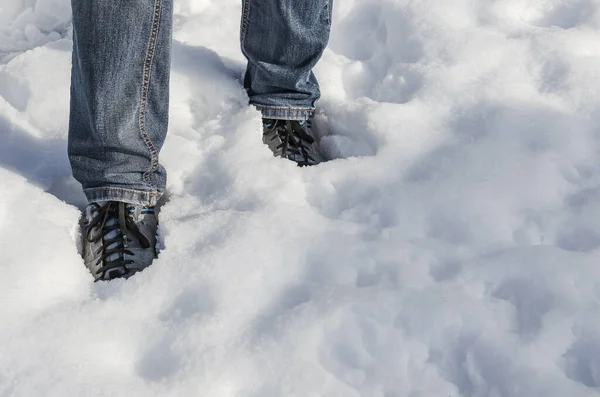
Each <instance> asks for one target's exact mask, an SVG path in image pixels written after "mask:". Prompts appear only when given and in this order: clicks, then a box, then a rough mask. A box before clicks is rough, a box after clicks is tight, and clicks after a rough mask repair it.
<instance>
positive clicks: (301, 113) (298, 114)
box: [255, 105, 315, 121]
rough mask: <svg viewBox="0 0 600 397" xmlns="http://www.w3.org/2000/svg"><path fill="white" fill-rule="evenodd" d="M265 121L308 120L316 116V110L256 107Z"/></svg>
mask: <svg viewBox="0 0 600 397" xmlns="http://www.w3.org/2000/svg"><path fill="white" fill-rule="evenodd" d="M255 107H256V109H258V110H259V111H260V112H261V113H262V117H263V118H265V119H275V120H299V121H303V120H308V119H310V118H312V117H313V116H314V115H315V108H312V107H311V108H296V107H282V106H263V105H258V106H257V105H255Z"/></svg>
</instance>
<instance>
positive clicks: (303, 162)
mask: <svg viewBox="0 0 600 397" xmlns="http://www.w3.org/2000/svg"><path fill="white" fill-rule="evenodd" d="M263 143H265V144H266V145H268V146H269V148H270V149H271V151H272V152H273V154H274V155H275V156H276V157H283V158H284V159H288V160H292V161H295V162H296V164H298V165H299V166H300V167H305V166H308V165H316V164H319V163H320V162H322V161H323V157H322V156H321V154H320V153H319V149H318V148H317V144H316V142H315V138H314V136H313V132H312V121H311V120H306V121H296V120H272V119H263Z"/></svg>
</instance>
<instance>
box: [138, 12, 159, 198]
mask: <svg viewBox="0 0 600 397" xmlns="http://www.w3.org/2000/svg"><path fill="white" fill-rule="evenodd" d="M161 13H162V0H155V2H154V12H153V15H152V25H151V27H150V38H149V40H148V47H147V49H146V58H145V60H144V68H143V72H142V73H143V81H142V94H141V105H140V115H139V120H138V122H139V129H140V135H141V137H142V139H143V141H144V143H145V144H146V147H147V148H148V151H149V152H150V168H149V169H148V170H147V171H146V172H144V174H143V176H142V178H143V179H144V182H146V184H148V186H150V188H152V189H153V190H156V186H154V184H153V183H152V181H151V180H150V174H152V173H153V172H154V171H156V169H157V168H158V151H157V150H156V147H155V146H154V143H153V142H152V140H151V139H150V136H149V135H148V131H147V130H146V111H147V107H148V96H149V94H148V92H149V91H150V78H151V76H152V62H153V61H154V52H155V50H156V42H157V38H158V30H159V28H160V17H161Z"/></svg>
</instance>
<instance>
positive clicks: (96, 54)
mask: <svg viewBox="0 0 600 397" xmlns="http://www.w3.org/2000/svg"><path fill="white" fill-rule="evenodd" d="M332 1H333V0H243V6H242V22H241V32H240V38H241V47H242V52H243V54H244V55H245V56H246V58H247V60H248V66H247V70H246V74H245V78H244V86H245V88H246V90H247V92H248V96H249V99H250V104H251V105H254V106H256V108H258V109H259V110H260V111H261V112H262V114H263V117H265V118H274V119H288V120H305V119H307V118H309V117H311V116H312V113H313V112H314V106H315V102H316V101H317V100H318V99H319V96H320V91H319V85H318V82H317V80H316V78H315V76H314V74H313V72H312V69H313V67H314V66H315V64H316V63H317V61H318V60H319V59H320V57H321V55H322V53H323V51H324V50H325V47H326V45H327V41H328V38H329V30H330V26H331V11H332ZM72 9H73V66H72V74H71V112H70V120H69V145H68V152H69V159H70V162H71V168H72V170H73V176H74V177H75V179H77V180H78V181H79V182H80V183H81V185H82V187H83V190H84V193H85V194H86V196H87V199H88V200H89V201H90V202H95V201H109V200H114V201H124V202H127V203H132V204H140V205H155V204H156V203H157V201H158V199H159V198H160V197H161V196H162V194H163V193H164V190H165V185H166V171H165V169H164V168H163V167H162V166H161V165H160V164H159V153H160V150H161V147H162V145H163V143H164V141H165V138H166V134H167V128H168V113H169V74H170V64H171V33H172V21H173V0H72Z"/></svg>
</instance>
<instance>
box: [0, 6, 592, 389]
mask: <svg viewBox="0 0 600 397" xmlns="http://www.w3.org/2000/svg"><path fill="white" fill-rule="evenodd" d="M175 12H176V23H175V37H174V40H175V41H174V60H173V75H172V82H173V93H172V94H173V95H172V107H171V120H172V122H171V126H170V131H169V137H168V140H167V142H166V145H165V148H164V151H163V154H162V161H163V163H164V164H165V166H166V168H167V169H168V171H169V178H170V179H169V186H168V190H169V200H168V201H167V203H166V204H165V206H164V207H163V208H162V212H161V214H160V219H161V235H162V240H163V241H162V244H163V245H164V251H163V252H162V254H161V256H160V258H159V259H158V260H157V261H156V262H155V264H154V266H152V267H151V268H149V269H148V270H146V271H145V272H143V273H142V274H139V275H137V276H135V277H134V278H132V279H130V280H128V281H114V282H110V283H97V284H94V283H93V282H92V278H91V276H90V275H89V273H88V272H87V271H86V269H85V268H84V266H83V263H82V259H81V258H80V256H79V254H78V239H79V225H78V221H79V217H80V214H81V213H80V209H81V207H82V206H83V205H84V204H85V202H84V198H83V197H82V194H81V191H80V187H79V186H78V184H77V183H76V182H75V181H74V180H73V179H72V177H71V176H70V169H69V164H68V161H67V158H66V133H67V121H68V93H69V73H70V47H71V39H70V37H71V32H70V29H71V28H70V10H69V2H68V0H37V1H36V0H0V181H1V185H0V186H2V187H1V188H0V190H1V192H2V194H1V195H0V318H2V322H1V324H0V341H2V342H1V343H0V396H2V397H38V396H39V397H41V396H44V397H46V396H61V397H63V396H86V397H95V396H111V397H113V396H136V397H137V396H143V397H146V396H160V397H164V396H198V395H200V396H219V397H292V396H298V397H308V396H323V397H325V396H327V397H353V396H364V397H448V396H451V397H475V396H476V397H484V396H486V397H521V396H522V397H536V396H544V397H593V396H596V397H597V396H600V265H599V264H600V153H599V151H600V146H599V145H600V86H599V81H600V40H599V39H598V38H599V34H600V3H599V2H598V1H597V0H538V1H529V0H454V1H447V0H420V1H413V0H339V1H337V2H336V4H335V12H334V14H335V15H334V16H335V21H334V22H335V24H334V26H333V30H332V39H331V44H330V47H329V49H328V50H327V52H326V53H325V55H324V58H323V60H322V62H321V63H320V64H319V65H318V67H317V70H316V72H317V74H318V77H319V78H320V81H321V83H322V89H323V93H324V96H323V99H322V101H321V102H320V115H319V117H318V120H317V121H318V123H317V124H318V125H319V126H320V131H321V135H322V139H321V147H322V149H323V151H324V152H325V153H326V154H327V155H328V156H329V157H330V158H332V159H333V160H332V161H330V162H328V163H325V164H322V165H319V166H318V167H314V168H307V169H298V168H296V167H295V166H294V165H293V164H291V163H289V162H286V161H285V160H280V159H276V158H273V157H272V156H271V154H270V152H269V150H268V148H267V147H265V146H264V145H263V144H262V143H261V139H260V128H261V127H260V116H259V114H258V113H257V112H256V111H254V110H253V109H251V108H248V107H247V105H246V102H247V98H246V96H245V93H244V92H243V89H242V88H241V86H240V78H241V74H242V71H243V68H244V62H243V57H242V56H241V54H240V51H239V44H238V26H239V14H240V2H239V0H178V1H176V10H175Z"/></svg>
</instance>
